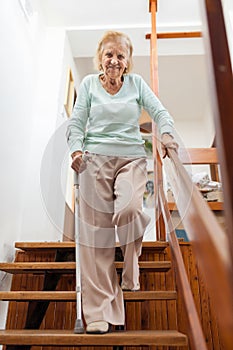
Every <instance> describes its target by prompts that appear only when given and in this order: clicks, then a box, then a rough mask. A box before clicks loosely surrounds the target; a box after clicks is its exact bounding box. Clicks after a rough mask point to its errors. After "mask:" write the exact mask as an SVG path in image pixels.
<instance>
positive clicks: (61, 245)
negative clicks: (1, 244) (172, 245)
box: [15, 241, 168, 251]
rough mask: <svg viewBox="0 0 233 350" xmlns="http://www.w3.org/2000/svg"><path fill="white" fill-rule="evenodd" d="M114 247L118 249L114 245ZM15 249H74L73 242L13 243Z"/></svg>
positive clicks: (153, 245)
mask: <svg viewBox="0 0 233 350" xmlns="http://www.w3.org/2000/svg"><path fill="white" fill-rule="evenodd" d="M167 246H168V242H160V241H151V242H143V243H142V248H143V249H147V250H157V251H163V250H164V249H166V248H167ZM116 247H119V245H118V244H116ZM15 248H17V249H21V250H25V251H27V250H54V249H55V250H56V249H65V250H73V249H75V242H15Z"/></svg>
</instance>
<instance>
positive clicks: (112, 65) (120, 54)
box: [101, 40, 129, 79]
mask: <svg viewBox="0 0 233 350" xmlns="http://www.w3.org/2000/svg"><path fill="white" fill-rule="evenodd" d="M128 59H129V50H128V48H127V46H126V45H125V44H124V41H123V40H121V41H119V40H118V41H109V42H108V43H106V44H104V47H103V53H102V59H101V64H102V67H103V71H104V74H105V76H108V77H109V78H111V79H117V78H121V77H122V75H123V73H124V71H125V68H127V63H128Z"/></svg>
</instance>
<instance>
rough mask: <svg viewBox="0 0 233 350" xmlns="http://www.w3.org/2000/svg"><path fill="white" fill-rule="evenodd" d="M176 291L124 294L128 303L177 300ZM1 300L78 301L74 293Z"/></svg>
mask: <svg viewBox="0 0 233 350" xmlns="http://www.w3.org/2000/svg"><path fill="white" fill-rule="evenodd" d="M176 298H177V294H176V291H138V292H124V299H125V300H128V301H136V300H175V299H176ZM0 300H3V301H24V302H25V301H31V300H50V301H76V293H75V292H74V291H69V292H67V291H49V292H48V291H9V292H0Z"/></svg>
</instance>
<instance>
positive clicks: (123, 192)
mask: <svg viewBox="0 0 233 350" xmlns="http://www.w3.org/2000/svg"><path fill="white" fill-rule="evenodd" d="M146 180H147V172H146V160H145V159H135V160H133V161H132V160H131V161H129V162H128V163H127V164H125V165H124V166H122V167H121V169H120V171H119V172H118V174H117V177H116V181H115V192H114V193H115V196H116V199H115V203H114V204H115V205H114V216H113V222H114V223H115V224H116V225H117V233H118V237H119V241H120V245H121V247H122V252H123V255H124V268H123V272H122V285H124V287H126V288H127V289H139V288H140V284H139V266H138V257H139V256H140V254H141V246H142V239H143V234H144V231H145V229H146V227H147V225H148V224H149V221H150V217H149V216H148V215H147V214H145V213H143V211H142V202H143V194H144V191H145V185H146Z"/></svg>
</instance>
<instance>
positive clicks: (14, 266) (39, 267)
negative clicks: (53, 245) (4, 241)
mask: <svg viewBox="0 0 233 350" xmlns="http://www.w3.org/2000/svg"><path fill="white" fill-rule="evenodd" d="M115 266H116V269H122V268H123V262H119V261H116V262H115ZM75 268H76V264H75V262H12V263H0V270H2V271H5V272H8V273H12V274H16V273H21V274H22V273H33V274H41V273H44V272H45V271H47V272H51V273H62V274H67V273H68V274H72V273H74V272H75ZM139 268H140V270H153V271H158V272H163V271H168V270H170V268H171V262H170V261H139Z"/></svg>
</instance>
